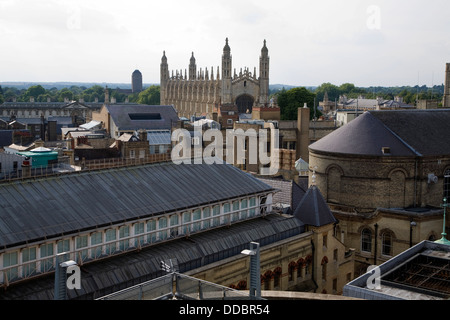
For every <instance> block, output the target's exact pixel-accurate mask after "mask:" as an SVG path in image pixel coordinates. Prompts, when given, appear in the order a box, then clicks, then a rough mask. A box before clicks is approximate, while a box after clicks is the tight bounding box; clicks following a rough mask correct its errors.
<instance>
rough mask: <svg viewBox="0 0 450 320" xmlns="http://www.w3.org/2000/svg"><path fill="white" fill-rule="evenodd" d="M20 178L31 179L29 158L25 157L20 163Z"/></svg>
mask: <svg viewBox="0 0 450 320" xmlns="http://www.w3.org/2000/svg"><path fill="white" fill-rule="evenodd" d="M22 177H23V178H28V177H31V158H30V157H25V160H23V161H22Z"/></svg>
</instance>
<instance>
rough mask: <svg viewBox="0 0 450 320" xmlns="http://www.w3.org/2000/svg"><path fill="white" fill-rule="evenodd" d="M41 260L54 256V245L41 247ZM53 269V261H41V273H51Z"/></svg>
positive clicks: (50, 259) (49, 244)
mask: <svg viewBox="0 0 450 320" xmlns="http://www.w3.org/2000/svg"><path fill="white" fill-rule="evenodd" d="M40 251H41V258H45V257H52V256H53V243H47V244H43V245H41V247H40ZM52 268H53V259H52V258H49V259H45V260H42V261H41V272H47V271H50V270H51V269H52Z"/></svg>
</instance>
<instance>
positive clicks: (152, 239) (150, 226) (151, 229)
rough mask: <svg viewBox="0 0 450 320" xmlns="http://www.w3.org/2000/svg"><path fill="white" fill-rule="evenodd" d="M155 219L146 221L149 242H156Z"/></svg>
mask: <svg viewBox="0 0 450 320" xmlns="http://www.w3.org/2000/svg"><path fill="white" fill-rule="evenodd" d="M155 231H156V220H150V221H148V222H147V232H150V233H149V235H148V236H147V241H148V242H149V243H153V242H156V232H155Z"/></svg>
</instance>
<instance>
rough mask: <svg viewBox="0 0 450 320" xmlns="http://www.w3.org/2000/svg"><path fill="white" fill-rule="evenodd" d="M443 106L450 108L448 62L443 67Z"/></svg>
mask: <svg viewBox="0 0 450 320" xmlns="http://www.w3.org/2000/svg"><path fill="white" fill-rule="evenodd" d="M443 107H444V108H450V63H447V64H446V67H445V86H444V99H443Z"/></svg>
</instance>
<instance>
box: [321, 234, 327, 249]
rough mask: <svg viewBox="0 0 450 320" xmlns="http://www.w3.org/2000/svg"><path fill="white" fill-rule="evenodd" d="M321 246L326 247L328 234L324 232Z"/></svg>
mask: <svg viewBox="0 0 450 320" xmlns="http://www.w3.org/2000/svg"><path fill="white" fill-rule="evenodd" d="M322 242H323V246H324V248H325V249H326V248H327V247H328V235H327V234H326V233H325V234H323V235H322Z"/></svg>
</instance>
